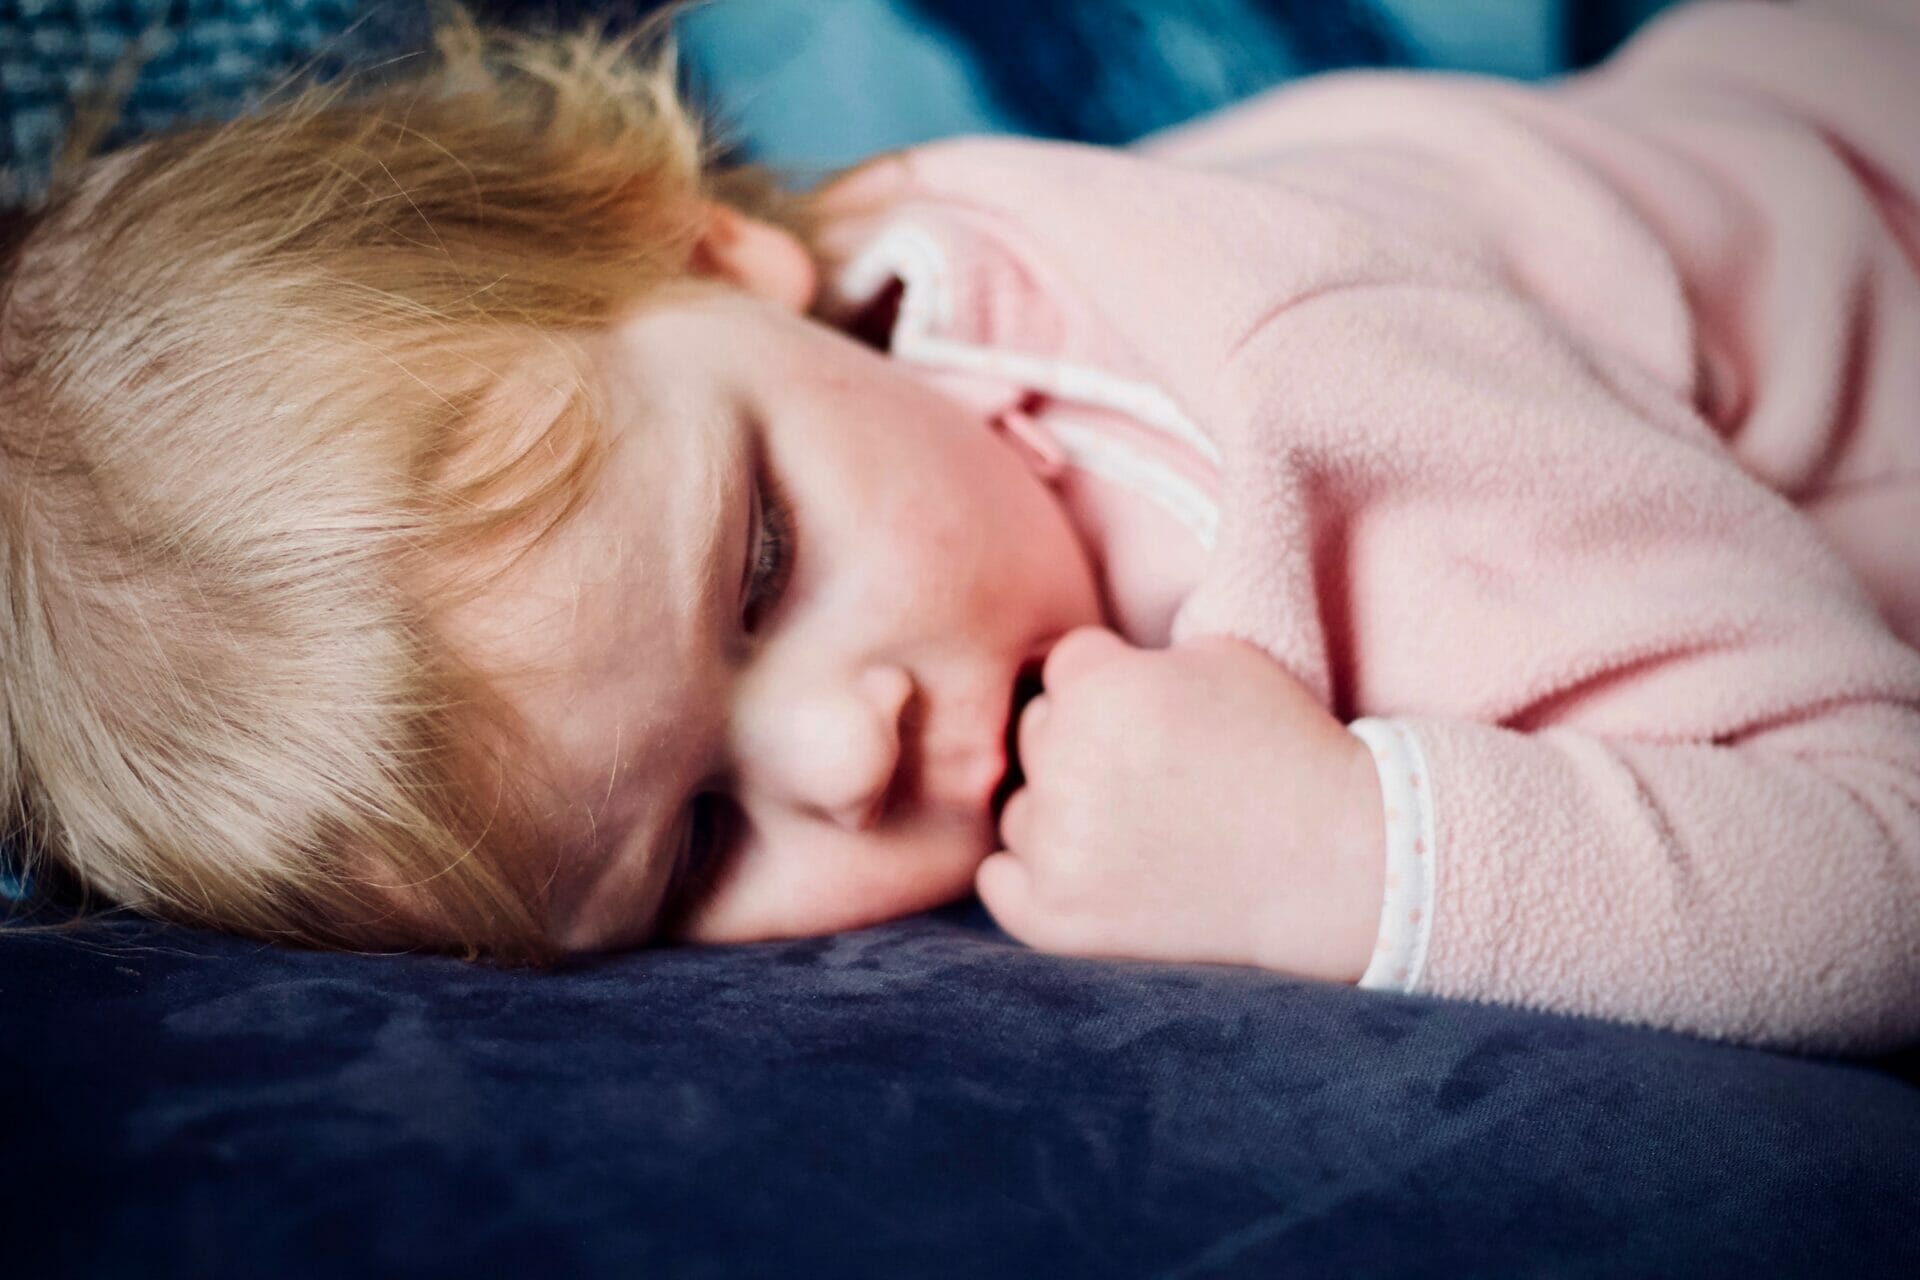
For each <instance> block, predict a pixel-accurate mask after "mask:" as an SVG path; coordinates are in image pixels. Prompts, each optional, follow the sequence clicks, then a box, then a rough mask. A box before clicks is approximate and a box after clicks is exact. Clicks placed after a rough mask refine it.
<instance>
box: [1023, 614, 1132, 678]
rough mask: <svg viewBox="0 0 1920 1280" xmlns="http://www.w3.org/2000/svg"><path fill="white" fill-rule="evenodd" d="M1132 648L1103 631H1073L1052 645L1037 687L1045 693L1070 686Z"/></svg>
mask: <svg viewBox="0 0 1920 1280" xmlns="http://www.w3.org/2000/svg"><path fill="white" fill-rule="evenodd" d="M1132 649H1133V646H1132V645H1130V644H1128V643H1127V642H1126V641H1125V640H1122V639H1121V638H1120V637H1119V636H1117V635H1115V634H1114V633H1113V632H1111V631H1109V630H1107V629H1106V628H1105V627H1075V628H1074V629H1073V630H1071V631H1069V632H1067V634H1065V635H1063V636H1061V637H1060V639H1059V640H1058V641H1056V642H1055V643H1054V646H1053V648H1052V650H1051V651H1049V652H1048V654H1047V660H1046V662H1045V663H1044V664H1043V665H1042V666H1041V668H1040V683H1041V684H1042V685H1043V686H1045V687H1046V688H1048V689H1058V688H1061V687H1062V686H1064V685H1069V684H1072V683H1073V682H1074V681H1075V680H1078V679H1079V678H1080V677H1081V676H1083V675H1085V674H1086V673H1087V672H1089V671H1092V670H1093V669H1094V668H1096V667H1098V666H1101V665H1102V664H1103V663H1107V662H1110V661H1112V660H1113V659H1114V658H1117V657H1119V656H1120V655H1121V654H1123V653H1128V652H1131V651H1132Z"/></svg>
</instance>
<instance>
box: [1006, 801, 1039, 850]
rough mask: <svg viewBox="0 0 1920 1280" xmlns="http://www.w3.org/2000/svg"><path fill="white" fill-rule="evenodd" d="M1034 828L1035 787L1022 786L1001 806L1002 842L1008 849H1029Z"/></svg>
mask: <svg viewBox="0 0 1920 1280" xmlns="http://www.w3.org/2000/svg"><path fill="white" fill-rule="evenodd" d="M1032 828H1033V788H1032V787H1021V788H1019V789H1018V790H1016V791H1015V792H1014V793H1013V794H1012V795H1010V796H1008V797H1007V802H1006V804H1004V805H1002V806H1001V807H1000V843H1001V844H1002V845H1004V846H1005V847H1006V848H1008V849H1016V850H1017V849H1029V848H1032V845H1031V843H1030V841H1031V839H1032V834H1033V832H1032Z"/></svg>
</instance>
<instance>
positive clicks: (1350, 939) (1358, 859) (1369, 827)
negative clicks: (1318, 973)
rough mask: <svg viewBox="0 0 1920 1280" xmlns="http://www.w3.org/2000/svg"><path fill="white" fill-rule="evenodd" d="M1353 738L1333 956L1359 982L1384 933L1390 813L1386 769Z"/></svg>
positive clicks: (1336, 973) (1346, 772) (1338, 972)
mask: <svg viewBox="0 0 1920 1280" xmlns="http://www.w3.org/2000/svg"><path fill="white" fill-rule="evenodd" d="M1344 736H1345V737H1346V739H1347V750H1346V752H1345V757H1346V758H1345V760H1344V761H1343V762H1342V768H1341V773H1340V776H1341V778H1342V780H1343V786H1342V788H1341V792H1340V796H1341V799H1340V814H1341V818H1342V820H1343V822H1342V826H1341V828H1340V831H1339V836H1338V838H1337V839H1336V840H1335V841H1334V842H1333V849H1334V853H1335V857H1336V863H1335V868H1334V875H1333V878H1332V882H1333V885H1334V886H1335V889H1334V895H1335V896H1334V900H1333V902H1332V903H1330V904H1329V905H1330V907H1331V908H1332V910H1331V912H1330V920H1331V921H1332V932H1331V934H1330V936H1329V938H1328V944H1329V953H1328V959H1329V961H1330V962H1331V964H1332V967H1333V973H1332V976H1333V979H1334V980H1335V981H1336V982H1345V983H1348V984H1357V983H1358V982H1359V981H1360V979H1361V978H1362V977H1363V976H1364V975H1365V974H1366V972H1367V966H1368V965H1369V964H1370V963H1371V962H1372V960H1373V948H1374V943H1375V942H1376V941H1377V940H1378V939H1379V936H1380V906H1381V903H1382V902H1383V901H1385V899H1386V891H1387V890H1386V880H1387V814H1386V808H1387V806H1386V801H1385V799H1384V797H1383V796H1382V794H1381V789H1380V770H1379V768H1378V767H1377V766H1376V765H1375V764H1374V762H1373V753H1372V752H1371V751H1369V750H1368V749H1367V745H1366V743H1364V742H1362V741H1361V740H1360V739H1359V738H1357V737H1354V736H1353V735H1351V734H1346V735H1344Z"/></svg>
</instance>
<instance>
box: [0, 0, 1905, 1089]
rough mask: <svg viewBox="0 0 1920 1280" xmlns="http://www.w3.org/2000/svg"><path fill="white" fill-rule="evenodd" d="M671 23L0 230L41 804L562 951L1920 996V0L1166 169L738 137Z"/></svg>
mask: <svg viewBox="0 0 1920 1280" xmlns="http://www.w3.org/2000/svg"><path fill="white" fill-rule="evenodd" d="M660 30H661V28H659V27H658V26H657V25H656V26H653V27H647V28H643V29H641V31H639V32H637V33H633V34H630V35H629V36H627V37H625V38H621V39H615V38H611V37H608V36H605V35H603V34H600V33H597V32H595V31H588V32H587V33H584V34H581V35H578V36H572V37H533V36H515V35H509V34H503V33H489V32H484V31H482V30H480V29H479V28H477V27H476V26H475V25H474V23H473V22H472V21H471V20H470V19H469V18H467V17H466V16H464V14H463V13H462V12H461V11H459V10H457V9H455V10H451V11H450V12H449V13H448V16H447V17H446V19H445V21H444V22H443V24H442V26H441V28H440V31H439V34H438V37H437V54H436V55H435V57H434V58H433V59H432V60H431V65H430V66H428V67H426V68H424V69H420V70H415V71H413V72H411V73H409V74H407V75H405V76H402V77H394V78H390V79H389V80H387V81H386V82H385V83H382V84H377V85H369V84H365V83H358V82H356V83H348V84H335V85H332V86H314V87H309V88H307V89H305V90H302V91H301V92H299V93H297V94H295V95H292V96H291V97H290V98H289V99H288V100H286V101H283V102H280V103H278V104H276V105H274V106H272V107H270V108H268V109H265V110H262V111H261V112H259V113H258V114H256V115H254V116H251V117H249V118H246V119H242V120H238V121H234V122H231V123H227V124H221V125H212V126H205V127H198V128H192V129H186V130H181V131H177V132H174V133H170V134H166V135H161V136H156V137H152V138H149V139H146V140H143V141H141V142H138V143H136V144H135V145H132V146H129V147H127V148H124V149H121V150H118V151H113V152H109V153H106V154H101V155H98V156H95V157H93V158H91V159H88V160H86V161H84V162H83V163H80V164H78V165H76V166H75V167H73V168H71V169H70V170H69V171H67V172H66V174H65V175H64V176H63V178H62V179H61V180H60V181H59V182H57V183H56V185H55V188H54V190H53V191H52V193H51V194H50V196H49V197H48V199H47V200H46V201H45V202H44V203H43V204H42V205H40V206H38V207H36V208H34V209H32V210H28V211H20V212H17V213H15V214H14V215H12V217H11V219H10V222H9V225H10V230H9V233H8V234H7V235H6V236H5V237H4V238H5V240H6V242H7V245H8V247H7V248H6V249H5V250H4V253H3V254H0V262H4V270H3V274H0V540H3V541H0V549H3V550H4V554H0V584H3V585H4V592H5V601H6V607H5V609H4V610H0V655H3V657H0V662H3V663H4V673H3V675H0V681H3V683H0V706H3V707H4V712H5V714H4V718H3V722H4V726H5V727H4V732H0V806H4V809H5V811H6V813H7V815H8V817H7V818H6V825H7V826H8V827H11V828H13V829H14V830H15V832H16V835H17V839H18V843H19V844H20V846H21V847H22V848H23V849H24V851H25V856H26V858H27V859H28V865H29V867H31V868H33V869H35V870H37V871H38V872H39V873H40V875H41V879H42V880H43V881H44V879H45V878H46V876H47V875H50V874H56V875H58V876H59V877H60V878H61V879H62V880H63V881H64V882H67V883H69V884H71V885H74V886H77V887H78V888H79V889H81V890H83V891H85V893H86V894H88V895H89V896H90V897H91V898H92V899H94V900H105V901H109V902H112V903H118V904H124V905H127V906H131V907H133V908H137V909H139V910H141V911H144V912H148V913H151V914H153V915H155V916H161V917H167V918H172V919H177V920H183V921H187V922H191V923H196V924H202V925H209V926H213V927H218V928H224V929H230V930H236V931H240V932H243V933H247V934H251V935H254V936H259V937H263V938H272V939H280V940H285V941H291V942H297V943H304V944H310V945H325V946H336V947H350V948H359V949H391V948H408V947H428V948H437V949H450V950H455V951H459V952H462V953H465V954H467V955H469V956H473V957H487V958H491V959H493V960H496V961H500V962H504V963H529V962H531V963H538V962H540V961H542V960H546V959H550V958H552V957H556V956H559V955H563V954H568V953H577V952H591V951H598V950H606V949H613V948H627V947H635V946H640V945H642V944H645V943H648V942H650V941H654V940H675V941H681V942H689V943H700V942H746V941H754V940H763V939H773V938H783V937H792V936H798V935H806V934H815V933H827V932H832V931H837V930H844V929H854V928H859V927H862V926H866V925H870V924H873V923H875V922H878V921H883V920H887V919H890V918H893V917H897V916H901V915H905V914H909V913H913V912H918V911H922V910H925V909H927V908H931V907H934V906H936V905H938V904H941V903H944V902H948V901H951V900H954V899H957V898H962V897H965V896H966V895H967V894H969V893H977V894H978V895H979V897H980V899H981V901H982V902H983V903H984V905H985V906H986V908H987V909H988V910H989V911H990V912H991V913H992V915H993V916H994V917H995V919H996V920H997V921H998V922H999V923H1000V924H1001V925H1002V926H1003V927H1004V928H1005V929H1006V931H1007V932H1008V933H1009V934H1011V935H1012V936H1013V937H1014V938H1016V939H1018V940H1020V941H1022V942H1025V943H1028V944H1030V945H1032V946H1035V947H1038V948H1043V949H1046V950H1050V951H1057V952H1064V953H1074V954H1083V955H1097V956H1112V957H1134V958H1141V959H1148V960H1158V961H1167V962H1199V963H1217V964H1236V965H1257V966H1263V967H1266V968H1269V969H1272V970H1275V971H1278V972H1282V973H1287V974H1293V975H1297V976H1300V977H1302V978H1307V979H1315V980H1322V981H1329V982H1338V983H1347V984H1357V985H1359V986H1361V987H1365V988H1369V989H1378V990H1386V991H1416V992H1424V993H1431V994H1434V995H1440V996H1451V997H1459V998H1469V999H1480V1000H1491V1001H1500V1002H1507V1003H1512V1004H1518V1005H1529V1006H1534V1007H1539V1008H1547V1009H1555V1010H1561V1011H1566V1012H1570V1013H1578V1014H1586V1015H1592V1016H1599V1017H1606V1018H1614V1019H1620V1020H1626V1021H1634V1022H1641V1023H1648V1024H1653V1025H1657V1026H1663V1027H1669V1028H1674V1029H1679V1030H1683V1031H1688V1032H1692V1033H1695V1034H1698V1035H1703V1036H1709V1037H1713V1038H1719V1039H1727V1040H1734V1041H1740V1042H1745V1043H1754V1044H1768V1045H1776V1046H1788V1047H1797V1048H1805V1049H1814V1050H1823V1051H1849V1052H1867V1051H1873V1050H1876V1049H1882V1048H1886V1047H1889V1046H1893V1045H1898V1044H1901V1043H1905V1042H1908V1041H1910V1040H1912V1039H1913V1038H1914V1037H1915V1036H1917V1035H1920V648H1916V646H1920V148H1917V147H1916V146H1915V145H1914V138H1915V137H1916V136H1920V14H1916V11H1915V10H1913V9H1912V8H1910V7H1909V6H1907V5H1905V4H1904V3H1902V2H1901V0H1879V2H1876V0H1852V3H1848V2H1847V0H1829V2H1827V3H1818V2H1815V3H1805V4H1794V5H1773V4H1762V3H1754V2H1748V0H1721V2H1711V3H1700V4H1697V5H1693V6H1688V7H1686V8H1683V9H1682V10H1680V11H1679V12H1678V13H1676V14H1675V15H1673V16H1671V17H1669V18H1667V19H1664V20H1662V21H1661V22H1659V23H1657V24H1656V25H1655V26H1654V27H1652V28H1651V29H1650V30H1648V31H1647V32H1646V33H1644V34H1643V35H1642V36H1641V37H1640V38H1638V39H1637V40H1636V41H1635V42H1634V43H1633V44H1631V45H1630V46H1629V47H1628V48H1627V49H1626V50H1624V51H1623V52H1622V53H1621V54H1620V55H1618V56H1617V57H1616V58H1614V59H1613V60H1612V61H1611V62H1610V63H1608V64H1607V65H1605V66H1604V67H1602V68H1600V69H1598V70H1596V71H1594V72H1592V73H1589V74H1586V75H1582V76H1578V77H1574V78H1571V79H1568V80H1566V81H1564V82H1561V83H1558V84H1554V85H1550V86H1526V85H1521V84H1516V83H1510V82H1503V81H1496V80H1488V79H1480V78H1474V77H1465V76H1443V75H1431V74H1428V75H1420V74H1409V73H1388V72H1367V73H1349V74H1342V75H1336V76H1329V77H1325V78H1321V79H1317V80H1312V81H1308V82H1304V83H1301V84H1298V85H1295V86H1291V87H1288V88H1285V89H1282V90H1278V91H1274V92H1271V93H1269V94H1266V95H1264V96H1261V97H1258V98H1256V99H1254V100H1252V101H1250V102H1247V103H1244V104H1242V105H1240V106H1238V107H1235V108H1232V109H1230V110H1228V111H1226V112H1225V113H1223V114H1220V115H1217V116H1215V117H1212V118H1209V119H1207V120H1204V121H1201V122H1198V123H1195V124H1191V125H1188V126H1184V127H1181V128H1178V129H1176V130H1173V131H1171V132H1169V133H1166V134H1162V135H1159V136H1156V137H1153V138H1150V139H1148V140H1146V141H1145V142H1143V143H1141V144H1139V145H1137V146H1134V147H1131V148H1127V149H1124V150H1109V149H1099V148H1093V147H1087V146H1081V145H1074V144H1066V143H1057V142H1043V141H1035V140H1022V139H1010V138H976V139H962V140H955V141H949V142H943V143H937V144H933V145H929V146H924V147H917V148H913V149H909V150H907V151H904V152H901V153H897V154H889V155H885V156H881V157H878V158H876V159H874V160H872V161H870V162H868V163H866V164H863V165H861V166H859V167H858V168H856V169H855V170H853V171H852V172H850V173H847V174H844V175H842V176H840V177H839V178H837V179H835V180H833V181H831V182H829V183H827V184H825V185H824V186H822V187H820V188H818V189H816V190H814V191H812V192H810V193H804V194H802V193H797V192H792V191H786V190H783V189H781V188H780V186H779V185H778V184H776V183H774V182H773V181H771V180H770V179H769V178H768V177H767V175H765V174H764V173H761V172H758V171H755V170H752V169H744V168H726V167H723V166H721V165H718V164H716V163H715V162H714V160H713V150H712V148H711V146H710V145H709V144H708V142H707V141H706V140H705V139H704V138H703V137H702V135H701V133H700V131H699V129H698V128H697V126H696V124H695V122H694V121H693V120H692V118H691V116H690V114H689V112H688V111H687V110H686V109H685V108H684V107H683V106H682V105H681V104H680V103H679V101H678V100H677V98H676V96H675V93H674V89H673V72H672V67H671V55H670V51H668V50H667V49H666V48H665V44H664V42H663V41H659V40H657V39H655V37H656V36H657V35H658V34H659V32H660Z"/></svg>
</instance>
